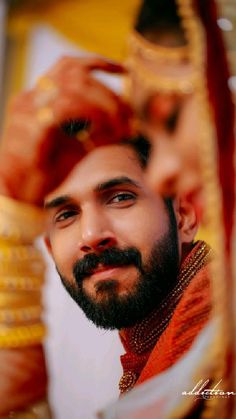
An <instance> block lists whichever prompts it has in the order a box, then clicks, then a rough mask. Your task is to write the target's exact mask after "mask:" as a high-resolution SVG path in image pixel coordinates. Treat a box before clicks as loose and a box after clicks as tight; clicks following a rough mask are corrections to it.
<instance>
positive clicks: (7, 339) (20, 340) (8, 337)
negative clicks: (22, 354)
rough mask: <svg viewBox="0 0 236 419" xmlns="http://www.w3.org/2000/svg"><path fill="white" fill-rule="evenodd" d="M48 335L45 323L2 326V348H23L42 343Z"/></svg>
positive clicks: (0, 342) (0, 340)
mask: <svg viewBox="0 0 236 419" xmlns="http://www.w3.org/2000/svg"><path fill="white" fill-rule="evenodd" d="M45 336H46V327H45V326H44V325H43V323H35V324H32V325H28V326H17V327H12V328H9V327H6V326H0V348H21V347H26V346H34V345H37V344H39V343H42V341H43V339H44V337H45Z"/></svg>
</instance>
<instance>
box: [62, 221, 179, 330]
mask: <svg viewBox="0 0 236 419" xmlns="http://www.w3.org/2000/svg"><path fill="white" fill-rule="evenodd" d="M99 264H101V265H102V266H104V267H106V266H109V268H110V267H112V266H115V267H120V266H123V267H125V266H127V267H128V266H129V267H130V266H134V267H135V268H136V269H137V281H136V284H135V285H134V286H133V287H132V289H130V292H129V293H128V294H127V295H122V296H119V294H118V291H117V290H118V285H119V284H118V281H117V280H116V279H115V278H111V279H109V280H106V281H104V280H103V281H100V282H99V281H98V283H97V284H96V285H95V289H96V296H97V298H96V299H95V298H92V297H91V296H90V295H88V293H86V291H85V289H84V286H83V284H84V281H85V279H86V280H88V281H89V276H90V275H91V274H92V272H93V271H94V270H95V269H96V268H97V267H98V265H99ZM57 271H58V273H59V275H60V278H61V281H62V283H63V285H64V287H65V288H66V290H67V291H68V293H69V294H70V296H71V297H72V298H73V300H74V301H75V302H76V303H77V304H78V305H79V306H80V307H81V309H82V310H83V312H84V313H85V315H86V316H87V318H88V319H89V320H91V321H92V322H93V323H94V324H95V325H96V326H97V327H100V328H103V329H110V330H113V329H122V328H127V327H131V326H134V325H135V324H136V323H138V322H140V321H141V320H143V319H144V318H145V317H147V316H148V315H149V314H150V313H152V312H153V311H154V310H155V309H157V308H158V307H159V306H160V304H161V303H162V302H163V300H164V299H165V297H166V295H167V294H168V293H169V292H170V291H171V290H172V288H174V286H175V285H176V282H177V277H178V271H179V253H178V239H177V228H176V221H175V220H173V218H172V219H171V218H170V225H169V231H168V232H167V233H166V234H165V235H164V236H163V237H162V238H161V239H159V240H158V241H156V242H155V243H154V245H153V247H152V250H151V253H150V256H149V259H148V261H147V263H145V264H143V262H142V255H141V252H140V251H139V250H138V249H137V248H135V247H129V248H126V249H118V248H116V247H112V248H108V249H106V250H104V251H103V252H101V253H99V254H88V255H86V256H84V258H83V259H81V260H79V261H77V262H76V263H75V264H74V266H73V276H74V279H75V283H74V284H72V283H71V282H70V281H68V280H67V279H66V278H65V277H63V275H62V274H61V273H60V272H59V270H58V268H57Z"/></svg>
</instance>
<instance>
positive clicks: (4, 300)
mask: <svg viewBox="0 0 236 419" xmlns="http://www.w3.org/2000/svg"><path fill="white" fill-rule="evenodd" d="M40 300H41V292H39V291H17V292H9V291H8V292H3V291H1V292H0V308H9V307H10V308H19V307H24V306H28V305H32V304H38V303H39V302H40Z"/></svg>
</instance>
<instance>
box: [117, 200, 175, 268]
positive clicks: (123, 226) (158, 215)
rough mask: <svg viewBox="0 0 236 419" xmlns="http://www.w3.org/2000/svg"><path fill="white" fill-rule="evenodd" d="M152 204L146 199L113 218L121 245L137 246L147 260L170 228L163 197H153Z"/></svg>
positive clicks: (118, 241)
mask: <svg viewBox="0 0 236 419" xmlns="http://www.w3.org/2000/svg"><path fill="white" fill-rule="evenodd" d="M151 201H155V202H154V203H152V204H148V202H149V201H148V200H147V201H146V202H145V200H144V201H143V202H142V203H141V204H139V205H136V206H134V207H132V208H130V209H129V212H128V213H127V211H126V213H123V214H119V216H117V217H115V218H114V219H113V230H114V232H115V235H116V239H117V243H118V246H119V247H127V246H128V247H136V248H138V250H139V251H140V252H141V253H142V256H143V259H144V260H145V259H146V258H147V257H148V256H149V254H150V250H151V249H152V247H153V244H154V243H155V242H156V241H157V240H158V239H159V238H161V237H162V236H163V235H164V234H165V233H166V231H167V230H168V218H167V214H166V210H165V205H164V202H163V201H162V199H161V200H160V202H158V201H159V199H158V198H156V197H153V198H152V200H151Z"/></svg>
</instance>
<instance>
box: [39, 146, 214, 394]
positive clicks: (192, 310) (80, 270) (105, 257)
mask: <svg viewBox="0 0 236 419" xmlns="http://www.w3.org/2000/svg"><path fill="white" fill-rule="evenodd" d="M139 142H141V145H140V144H139ZM147 158H148V143H146V142H145V140H142V141H141V140H139V141H137V142H133V143H132V142H129V143H128V144H125V143H124V144H119V145H110V146H105V147H101V148H98V149H95V150H94V151H91V152H90V153H89V154H88V155H87V156H86V157H85V158H84V159H82V161H81V162H80V163H78V165H76V166H75V168H74V169H73V171H72V172H71V174H70V175H69V177H68V178H67V179H66V180H65V182H63V183H62V184H61V185H60V186H59V187H58V188H57V189H56V190H54V191H53V192H52V193H50V194H49V195H48V196H47V198H46V202H45V207H46V209H47V212H48V227H47V231H48V233H47V237H46V243H47V247H48V249H49V251H50V253H51V254H52V256H53V259H54V261H55V263H56V266H57V270H58V273H59V275H60V277H61V280H62V282H63V284H64V286H65V288H66V289H67V291H68V292H69V293H70V295H71V296H72V298H73V299H74V300H75V301H76V302H77V304H78V305H79V306H80V307H81V308H82V309H83V311H84V312H85V314H86V315H87V317H88V318H89V319H90V320H92V321H93V322H94V323H95V324H96V325H97V326H98V327H102V328H105V329H114V328H116V329H119V330H121V331H120V336H121V339H122V341H123V344H124V346H125V349H126V351H127V353H126V355H124V356H123V357H122V364H123V367H124V375H123V377H122V380H121V382H120V390H121V392H123V391H127V390H128V389H130V388H131V387H132V386H133V385H134V384H135V382H136V380H137V379H138V378H139V382H141V381H143V380H145V379H146V378H148V377H150V376H152V375H155V374H156V373H158V372H160V371H162V370H164V369H166V368H167V367H168V366H170V365H172V364H173V363H174V362H175V360H176V359H177V358H178V357H179V356H181V355H182V354H183V353H184V352H185V351H186V350H187V349H188V347H189V346H190V345H191V343H192V341H193V339H194V336H195V335H196V334H197V333H198V331H199V330H200V329H201V327H202V325H203V324H204V323H205V321H206V319H207V318H208V314H209V310H210V305H209V282H208V281H209V280H208V278H207V276H206V272H205V268H203V267H204V266H205V264H206V263H207V261H208V257H209V249H208V248H207V246H206V245H205V244H203V243H198V244H197V245H193V239H194V236H195V234H196V231H197V219H196V214H195V211H194V209H193V207H192V206H191V205H190V204H188V203H187V202H186V201H183V200H181V199H177V198H176V199H175V200H174V201H173V203H172V202H171V201H170V200H164V199H163V197H161V196H158V195H156V194H155V193H153V192H151V191H150V190H149V189H148V188H147V186H146V184H145V176H144V168H143V166H144V165H146V164H147ZM91 173H92V174H93V175H91ZM184 261H185V262H184ZM180 265H182V269H181V271H180ZM202 268H203V269H202ZM179 271H180V272H181V273H180V272H179ZM198 271H199V272H198ZM196 274H197V275H196ZM194 276H196V277H197V278H194V279H193V277H194ZM191 279H192V283H190V282H191ZM195 281H197V288H198V291H197V295H195V291H196V290H195V287H196V283H195ZM194 283H195V284H194ZM188 286H189V291H188V292H187V291H186V296H185V297H183V300H181V297H182V294H183V293H184V290H185V288H188ZM190 290H191V291H190ZM201 293H202V295H201ZM188 294H189V295H188ZM180 300H181V302H179V301H180ZM178 303H179V305H178ZM177 305H178V308H177V311H178V314H174V311H175V310H176V306H177ZM187 307H188V313H187V314H186V313H184V312H183V313H181V312H182V311H183V310H184V309H186V308H187ZM180 313H181V315H182V316H183V317H182V318H181V317H179V316H180ZM172 316H173V317H172ZM171 318H172V320H171ZM185 318H186V320H188V321H191V320H192V321H194V322H195V328H194V330H192V331H186V324H185V326H184V328H183V329H182V326H181V324H182V322H185ZM168 324H169V326H168ZM174 325H175V327H176V330H175V328H174ZM172 327H173V329H172ZM165 329H166V331H165V332H164V330H165ZM168 329H169V332H168ZM170 330H171V333H172V337H171V338H170V337H169V339H173V340H172V341H171V343H170V342H169V343H168V344H167V345H166V342H165V343H164V342H163V341H162V339H164V334H165V335H166V336H168V335H169V334H170ZM177 330H178V332H177ZM163 332H164V334H163ZM178 334H179V336H178ZM180 335H181V338H180ZM177 336H178V337H177ZM179 340H180V342H181V343H180V342H179ZM157 342H158V343H157ZM174 343H175V345H177V347H175V348H174V347H171V345H172V344H174ZM156 344H157V347H158V349H159V350H158V355H157V349H154V351H153V352H152V350H153V348H154V347H155V346H156ZM167 347H168V349H169V351H170V352H169V355H167V354H166V353H165V351H164V348H167ZM163 351H164V352H163ZM149 357H150V359H149ZM153 357H154V358H155V367H154V368H152V371H149V368H150V360H151V359H152V358H153ZM158 358H159V361H158ZM151 363H153V360H152V361H151ZM145 364H147V365H146V367H145ZM153 365H154V364H153Z"/></svg>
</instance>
